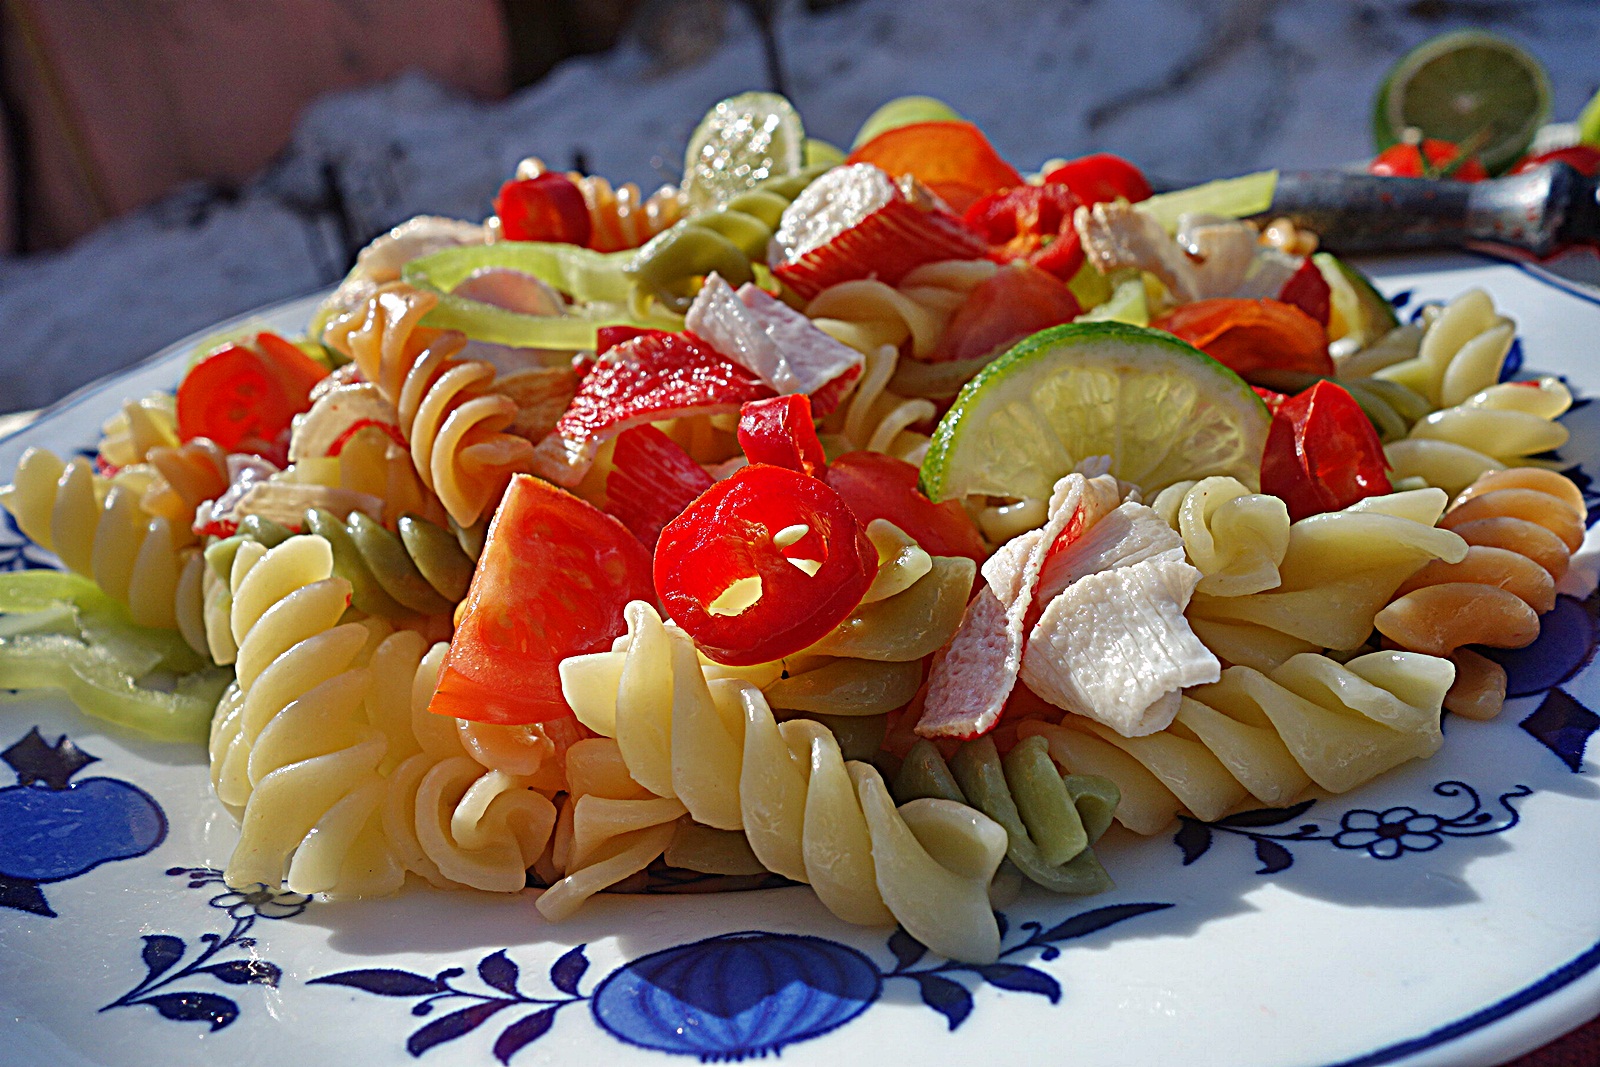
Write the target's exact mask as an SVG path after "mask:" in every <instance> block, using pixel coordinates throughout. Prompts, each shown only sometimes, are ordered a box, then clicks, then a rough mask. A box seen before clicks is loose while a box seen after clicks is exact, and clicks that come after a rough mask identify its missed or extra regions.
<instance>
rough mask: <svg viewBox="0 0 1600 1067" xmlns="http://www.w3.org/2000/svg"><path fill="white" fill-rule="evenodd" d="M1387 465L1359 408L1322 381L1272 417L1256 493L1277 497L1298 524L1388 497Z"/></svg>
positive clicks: (1339, 389) (1290, 401) (1348, 395)
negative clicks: (1368, 499) (1357, 502)
mask: <svg viewBox="0 0 1600 1067" xmlns="http://www.w3.org/2000/svg"><path fill="white" fill-rule="evenodd" d="M1388 466H1389V462H1388V460H1387V459H1385V458H1384V455H1383V443H1382V442H1381V441H1379V440H1378V432H1377V431H1376V430H1374V429H1373V428H1372V423H1371V421H1370V420H1368V418H1367V416H1366V413H1365V412H1363V411H1362V410H1361V405H1360V404H1357V403H1356V401H1355V398H1354V397H1352V396H1351V395H1350V394H1349V393H1348V392H1346V391H1345V390H1344V389H1343V388H1341V387H1339V386H1338V385H1335V384H1334V383H1333V382H1329V381H1321V382H1318V383H1317V384H1316V385H1313V386H1312V387H1311V388H1310V389H1307V390H1306V391H1305V392H1303V393H1300V394H1298V395H1296V396H1293V397H1291V398H1289V399H1288V400H1285V401H1284V402H1283V403H1281V404H1280V405H1278V408H1277V410H1276V411H1275V412H1274V414H1273V416H1272V428H1271V429H1270V430H1269V431H1268V432H1267V447H1266V450H1265V452H1264V453H1263V454H1262V457H1261V491H1262V492H1263V493H1271V494H1272V495H1273V496H1276V497H1280V498H1282V500H1283V502H1284V503H1285V504H1286V505H1288V508H1289V518H1290V519H1292V520H1294V521H1296V522H1298V521H1299V520H1301V519H1303V518H1306V517H1307V516H1310V515H1321V514H1322V513H1323V512H1327V511H1338V510H1340V509H1341V508H1347V507H1349V506H1350V505H1351V504H1354V503H1355V502H1356V501H1358V500H1362V499H1365V498H1366V497H1369V496H1378V495H1380V494H1383V493H1388V492H1391V491H1392V489H1391V487H1390V485H1389V476H1388V475H1387V474H1386V473H1384V472H1385V471H1386V470H1387V468H1388Z"/></svg>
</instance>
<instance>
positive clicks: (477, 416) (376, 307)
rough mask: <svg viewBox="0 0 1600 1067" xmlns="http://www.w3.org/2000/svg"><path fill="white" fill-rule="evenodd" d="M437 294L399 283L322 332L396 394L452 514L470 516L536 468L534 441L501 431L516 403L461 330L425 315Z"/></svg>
mask: <svg viewBox="0 0 1600 1067" xmlns="http://www.w3.org/2000/svg"><path fill="white" fill-rule="evenodd" d="M437 302H438V298H437V297H436V296H434V295H433V294H431V293H426V292H423V291H421V290H418V289H415V288H413V287H411V286H409V285H405V284H404V283H399V282H396V283H391V284H389V285H385V286H381V287H379V289H378V291H377V292H376V293H375V294H374V295H373V296H372V298H371V299H370V300H368V301H367V302H366V303H365V304H364V305H362V306H361V307H360V308H358V309H357V310H356V311H354V312H352V313H349V314H346V315H343V316H340V317H339V318H337V319H335V320H334V321H333V322H331V323H329V325H328V327H327V330H326V331H325V333H324V335H323V336H324V340H325V341H326V342H327V343H328V344H329V345H331V346H332V347H333V348H335V349H337V350H339V351H341V352H343V353H344V354H346V355H348V356H349V357H350V358H351V359H353V360H354V361H355V362H356V364H357V365H358V366H359V367H360V368H361V372H362V374H364V375H365V376H366V378H367V380H368V381H370V382H372V383H374V384H376V385H377V386H378V389H379V391H381V392H382V393H383V395H384V396H385V397H386V398H387V399H388V400H389V401H390V402H391V403H393V404H394V406H395V408H396V411H397V412H398V415H399V419H400V429H401V432H402V433H404V434H405V437H406V440H407V441H409V442H410V446H411V459H412V462H413V463H414V464H415V466H416V470H417V474H418V475H419V476H420V477H421V479H422V483H423V484H424V485H425V486H427V487H428V488H429V489H431V490H432V491H434V492H435V493H437V494H438V495H439V499H440V500H441V501H442V502H443V504H444V508H445V511H447V512H448V513H449V514H450V517H451V518H453V519H455V520H456V521H457V522H458V523H460V524H461V525H463V526H470V525H472V524H473V523H474V522H476V521H477V520H478V518H479V516H481V515H483V514H484V513H485V512H486V511H487V510H489V509H491V508H492V506H493V504H494V502H495V501H496V500H498V499H499V496H500V493H501V492H503V491H504V489H505V486H506V483H507V482H508V481H509V480H510V478H511V475H512V474H515V473H517V472H518V471H525V470H528V469H530V465H531V460H532V456H533V445H532V443H530V442H529V441H527V440H525V439H523V438H521V437H517V436H515V435H513V434H509V433H504V432H502V431H503V430H504V429H505V428H506V427H507V426H509V425H511V423H512V421H513V420H514V419H515V417H516V404H515V403H514V402H513V401H512V400H511V399H510V398H509V397H505V396H501V395H499V394H498V393H495V392H494V391H493V386H494V380H495V371H494V368H493V367H491V366H490V365H489V364H487V363H484V362H481V361H478V360H464V361H463V360H457V359H455V358H454V356H455V355H456V353H458V352H459V351H460V350H461V349H462V347H463V346H464V345H465V343H466V340H465V338H464V337H463V336H462V335H461V334H459V333H456V332H455V331H450V330H446V331H439V330H433V329H429V328H427V327H423V326H421V325H420V322H421V320H422V318H423V316H425V315H426V314H427V313H428V312H429V311H431V310H432V309H433V306H434V305H435V304H436V303H437Z"/></svg>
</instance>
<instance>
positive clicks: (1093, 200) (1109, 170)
mask: <svg viewBox="0 0 1600 1067" xmlns="http://www.w3.org/2000/svg"><path fill="white" fill-rule="evenodd" d="M1044 182H1045V184H1046V185H1065V186H1066V187H1067V188H1068V189H1071V190H1072V191H1073V193H1074V194H1076V195H1077V197H1078V199H1079V200H1081V201H1083V202H1084V203H1085V204H1100V203H1105V202H1107V201H1111V200H1117V199H1122V200H1127V201H1129V202H1131V203H1137V202H1138V201H1140V200H1148V199H1150V191H1151V190H1150V182H1149V181H1147V180H1146V179H1145V176H1144V172H1143V171H1141V170H1140V169H1139V168H1138V167H1136V166H1134V165H1133V164H1132V163H1129V162H1128V161H1127V160H1126V159H1123V158H1122V157H1121V156H1114V155H1112V154H1111V153H1110V152H1096V153H1094V154H1093V155H1088V156H1080V157H1079V158H1077V159H1073V160H1068V161H1067V162H1065V163H1063V164H1061V166H1059V167H1057V168H1056V169H1055V170H1052V171H1051V172H1050V173H1049V174H1046V175H1045V176H1044Z"/></svg>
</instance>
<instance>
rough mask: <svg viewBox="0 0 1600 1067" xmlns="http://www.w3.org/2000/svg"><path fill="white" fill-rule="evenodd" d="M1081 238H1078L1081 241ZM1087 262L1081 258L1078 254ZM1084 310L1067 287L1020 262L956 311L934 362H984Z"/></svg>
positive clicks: (1000, 272) (975, 292)
mask: <svg viewBox="0 0 1600 1067" xmlns="http://www.w3.org/2000/svg"><path fill="white" fill-rule="evenodd" d="M1076 238H1077V235H1076V234H1074V235H1073V239H1074V243H1076ZM1079 259H1082V255H1081V254H1080V255H1079ZM1082 311H1083V309H1082V307H1080V306H1079V304H1078V298H1077V297H1075V296H1073V295H1072V290H1071V289H1070V288H1068V287H1067V283H1066V282H1064V281H1062V280H1061V279H1060V278H1059V277H1057V276H1056V275H1054V274H1049V273H1046V272H1045V271H1042V270H1040V269H1039V268H1038V267H1035V266H1031V265H1029V264H1028V263H1025V262H1023V261H1021V260H1018V261H1016V262H1013V263H1008V264H1006V265H1005V266H1004V267H1001V268H1000V269H999V270H998V271H996V272H995V274H994V277H992V278H990V279H988V280H987V281H985V282H983V283H982V284H980V285H978V286H977V287H976V288H975V289H973V290H972V292H971V293H969V294H968V295H967V298H966V299H965V300H963V301H962V302H961V306H960V307H958V308H956V310H955V314H953V315H951V316H950V321H949V323H948V324H946V326H945V330H944V335H943V336H942V337H940V338H939V345H938V347H937V348H935V349H934V350H933V352H932V353H931V354H930V355H929V357H928V362H930V363H943V362H947V361H948V362H954V361H960V360H974V359H981V358H983V357H985V356H993V355H994V354H995V353H996V352H998V351H1001V350H1003V349H1006V348H1009V347H1011V346H1012V345H1013V344H1015V343H1016V342H1017V341H1020V340H1022V339H1023V338H1024V337H1028V336H1031V335H1032V334H1036V333H1038V332H1039V331H1040V330H1043V329H1046V328H1048V327H1051V326H1059V325H1061V324H1062V323H1064V322H1071V321H1072V320H1073V319H1075V318H1077V317H1078V315H1079V314H1080V313H1081V312H1082Z"/></svg>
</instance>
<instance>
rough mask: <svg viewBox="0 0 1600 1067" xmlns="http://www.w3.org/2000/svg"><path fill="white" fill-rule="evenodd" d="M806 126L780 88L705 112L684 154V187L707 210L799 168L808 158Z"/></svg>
mask: <svg viewBox="0 0 1600 1067" xmlns="http://www.w3.org/2000/svg"><path fill="white" fill-rule="evenodd" d="M805 141H806V131H805V127H804V126H802V125H801V124H800V113H799V112H797V111H795V109H794V105H793V104H791V103H789V101H787V100H785V99H784V98H783V97H781V96H779V95H778V94H777V93H762V92H752V93H740V94H739V95H738V96H730V97H728V99H726V100H724V101H722V102H721V103H720V104H718V105H716V106H715V107H713V108H712V109H711V110H710V111H708V112H706V117H705V118H703V119H701V120H700V125H698V126H696V127H695V130H694V134H693V135H692V136H691V137H690V138H689V147H688V149H687V150H686V151H685V152H684V155H683V191H684V192H685V193H687V194H688V196H689V205H690V207H692V208H693V209H694V210H696V211H705V210H707V209H709V208H713V207H716V206H717V205H718V204H722V203H725V202H727V201H728V200H731V199H732V198H733V197H735V196H737V195H739V194H740V193H742V192H745V191H746V190H748V189H751V188H753V187H755V186H756V185H759V184H760V183H761V182H764V181H766V180H767V179H768V178H775V177H777V176H778V175H780V174H789V173H792V172H794V171H797V170H799V169H800V167H801V166H802V164H803V162H804V159H805Z"/></svg>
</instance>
